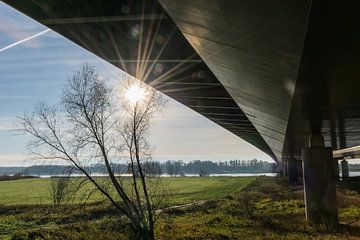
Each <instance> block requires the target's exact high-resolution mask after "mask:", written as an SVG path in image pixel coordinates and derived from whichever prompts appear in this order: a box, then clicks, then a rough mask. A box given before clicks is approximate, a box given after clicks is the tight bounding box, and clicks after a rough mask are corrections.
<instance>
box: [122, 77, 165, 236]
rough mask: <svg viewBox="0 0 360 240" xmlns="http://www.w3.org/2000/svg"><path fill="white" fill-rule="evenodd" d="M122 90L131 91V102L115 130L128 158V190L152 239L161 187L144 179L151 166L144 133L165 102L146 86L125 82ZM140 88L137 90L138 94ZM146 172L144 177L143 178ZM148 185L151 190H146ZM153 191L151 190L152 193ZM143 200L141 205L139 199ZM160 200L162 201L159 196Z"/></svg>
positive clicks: (129, 101)
mask: <svg viewBox="0 0 360 240" xmlns="http://www.w3.org/2000/svg"><path fill="white" fill-rule="evenodd" d="M124 88H125V89H127V91H132V90H134V93H132V94H135V95H139V96H132V97H133V99H130V100H128V101H125V102H124V104H125V105H124V109H125V110H126V112H127V116H126V118H125V121H124V123H123V124H122V125H121V127H120V128H118V132H119V133H120V135H121V136H122V139H123V140H124V143H125V146H124V150H126V151H127V152H128V155H129V159H130V169H131V172H132V188H133V191H134V192H135V199H136V203H137V206H138V208H140V209H142V210H141V211H140V212H142V213H143V214H144V215H143V219H144V220H145V224H146V225H147V226H148V231H149V232H148V233H146V234H149V235H150V236H154V226H155V221H156V219H155V208H154V203H155V202H156V200H155V196H158V194H159V193H158V192H156V190H158V189H160V188H161V186H162V185H161V181H160V179H159V178H157V179H153V181H152V182H151V183H150V185H149V184H148V182H147V181H146V177H147V176H150V175H149V170H150V169H149V166H151V163H153V161H151V148H150V145H149V143H148V133H149V127H150V123H151V118H152V116H153V115H154V113H155V112H156V111H158V110H159V108H160V107H162V106H163V104H164V103H165V100H164V98H162V96H161V95H159V94H158V93H157V92H156V91H154V90H153V89H151V88H149V87H146V86H145V85H144V84H141V82H137V83H135V85H134V83H133V82H129V81H126V82H125V84H124ZM140 89H142V90H141V91H139V90H140ZM147 173H148V175H147ZM149 186H151V187H149ZM152 190H153V191H152ZM142 196H143V197H144V200H145V201H144V203H143V201H142V200H141V198H142ZM160 199H163V198H162V197H161V198H160Z"/></svg>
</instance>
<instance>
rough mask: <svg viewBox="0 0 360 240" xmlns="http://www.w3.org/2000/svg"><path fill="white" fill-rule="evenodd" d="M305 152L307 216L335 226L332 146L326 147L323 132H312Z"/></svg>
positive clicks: (336, 223)
mask: <svg viewBox="0 0 360 240" xmlns="http://www.w3.org/2000/svg"><path fill="white" fill-rule="evenodd" d="M302 155H303V179H304V191H305V194H304V196H305V208H306V219H307V220H308V221H309V222H310V223H313V224H324V225H326V226H328V227H329V228H334V227H336V226H337V225H338V209H337V201H336V178H335V169H334V168H335V165H334V160H333V157H332V148H326V147H324V139H323V137H322V136H321V135H320V134H318V135H313V136H312V137H311V138H310V147H308V148H303V149H302Z"/></svg>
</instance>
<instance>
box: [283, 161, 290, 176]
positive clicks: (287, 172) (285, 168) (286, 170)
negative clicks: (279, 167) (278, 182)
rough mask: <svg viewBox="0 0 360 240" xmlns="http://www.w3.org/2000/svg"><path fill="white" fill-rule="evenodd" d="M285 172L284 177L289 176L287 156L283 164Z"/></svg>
mask: <svg viewBox="0 0 360 240" xmlns="http://www.w3.org/2000/svg"><path fill="white" fill-rule="evenodd" d="M283 172H284V177H287V176H289V170H288V159H287V158H285V160H284V164H283Z"/></svg>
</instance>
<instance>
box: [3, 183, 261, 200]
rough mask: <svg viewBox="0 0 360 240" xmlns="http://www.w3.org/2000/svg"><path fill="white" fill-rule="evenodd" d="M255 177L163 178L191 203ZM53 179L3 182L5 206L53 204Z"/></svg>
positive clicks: (174, 192) (176, 195)
mask: <svg viewBox="0 0 360 240" xmlns="http://www.w3.org/2000/svg"><path fill="white" fill-rule="evenodd" d="M254 180H255V177H246V178H239V177H230V178H229V177H203V178H198V177H171V178H162V182H163V185H164V186H165V188H166V189H167V190H168V191H169V192H170V193H171V195H172V197H171V199H172V200H171V202H172V204H183V203H190V202H194V201H199V200H209V199H215V198H220V197H224V196H226V195H228V194H230V193H232V192H234V191H237V190H240V189H242V188H243V187H245V186H247V185H248V184H249V183H251V182H252V181H254ZM50 181H51V179H49V178H46V179H40V178H37V179H23V180H15V181H0V204H1V205H29V204H31V205H36V204H40V205H41V204H51V203H52V202H51V198H50V194H49V184H50ZM91 189H93V186H92V184H91V183H89V184H87V185H85V186H84V187H83V188H82V189H81V190H80V191H79V194H77V198H76V199H75V202H74V203H81V202H82V201H83V196H84V194H85V193H86V192H88V191H90V190H91ZM102 199H103V198H102V196H101V195H100V194H99V193H96V192H95V193H94V194H92V195H91V197H90V198H89V201H88V202H95V201H101V200H102Z"/></svg>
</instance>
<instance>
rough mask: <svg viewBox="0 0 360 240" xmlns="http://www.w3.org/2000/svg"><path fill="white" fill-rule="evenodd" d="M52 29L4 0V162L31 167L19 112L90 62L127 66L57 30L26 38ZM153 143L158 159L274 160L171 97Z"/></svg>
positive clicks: (0, 71)
mask: <svg viewBox="0 0 360 240" xmlns="http://www.w3.org/2000/svg"><path fill="white" fill-rule="evenodd" d="M46 29H47V28H46V27H45V26H42V25H40V24H38V23H37V22H35V21H33V20H31V19H30V18H28V17H26V16H24V15H22V14H21V13H19V12H17V11H16V10H14V9H12V8H10V7H8V6H7V5H6V4H4V3H2V2H1V1H0V166H19V165H24V164H25V165H30V164H32V163H33V162H32V161H31V160H26V159H29V158H31V156H30V155H29V154H28V150H27V148H26V145H27V142H28V141H29V138H27V137H26V136H24V135H20V134H19V133H18V132H17V131H15V130H14V129H15V128H16V116H18V115H21V114H23V113H24V112H29V111H31V110H32V108H33V106H34V104H36V103H37V102H39V101H46V102H48V103H57V102H58V101H59V95H60V93H61V91H62V88H63V85H64V83H65V82H66V81H67V79H68V78H69V77H70V76H71V75H72V74H73V73H74V72H75V71H76V70H77V69H79V68H80V66H81V65H82V64H83V63H84V62H86V63H90V64H92V65H94V66H95V67H96V68H97V70H98V72H100V73H101V74H102V75H103V76H104V77H105V78H107V79H110V80H112V81H114V82H116V81H118V79H119V75H120V73H121V70H119V69H117V68H116V67H113V66H112V65H110V64H108V63H106V62H105V61H103V60H101V59H100V58H98V57H96V56H94V55H93V54H91V53H89V52H87V51H86V50H84V49H82V48H81V47H79V46H77V45H76V44H74V43H72V42H70V41H69V40H67V39H65V38H63V37H61V36H60V35H58V34H56V33H54V32H53V31H49V32H46V33H45V34H43V35H41V36H38V37H36V38H33V39H31V40H29V41H26V42H22V43H20V44H18V45H16V46H13V47H9V48H7V49H5V48H6V47H8V46H11V45H12V44H14V43H16V42H18V41H21V40H23V39H26V38H29V37H31V36H34V35H35V34H37V33H40V32H42V31H44V30H46ZM151 144H152V145H153V146H154V149H155V150H154V154H153V156H154V159H158V160H168V159H170V160H185V161H189V160H195V159H204V160H221V161H223V160H231V159H252V158H258V159H262V160H268V161H271V159H270V158H269V157H268V156H267V155H265V154H264V153H262V152H261V151H260V150H258V149H256V148H255V147H253V146H251V145H250V144H248V143H246V142H245V141H243V140H242V139H240V138H238V137H237V136H235V135H233V134H232V133H230V132H228V131H226V130H224V129H223V128H221V127H219V126H217V125H216V124H214V123H212V122H211V121H209V120H208V119H206V118H204V117H202V116H201V115H199V114H197V113H196V112H194V111H192V110H190V109H188V108H187V107H185V106H183V105H181V104H180V103H177V102H176V101H173V100H170V101H169V102H168V104H167V105H166V107H165V109H164V110H163V111H162V113H160V114H158V115H157V116H156V117H155V120H154V124H153V128H152V133H151Z"/></svg>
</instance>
